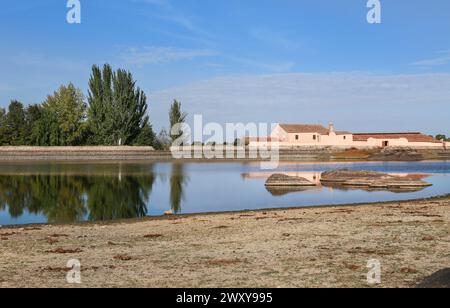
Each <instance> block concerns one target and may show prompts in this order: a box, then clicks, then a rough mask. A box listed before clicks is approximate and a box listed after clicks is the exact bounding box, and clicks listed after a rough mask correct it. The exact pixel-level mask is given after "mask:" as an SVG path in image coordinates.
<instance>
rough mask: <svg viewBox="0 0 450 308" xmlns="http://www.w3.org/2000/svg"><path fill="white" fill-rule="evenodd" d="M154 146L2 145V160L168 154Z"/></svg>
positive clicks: (127, 158)
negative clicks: (155, 148)
mask: <svg viewBox="0 0 450 308" xmlns="http://www.w3.org/2000/svg"><path fill="white" fill-rule="evenodd" d="M169 154H170V153H168V152H167V153H161V152H158V151H155V150H154V149H153V148H152V147H128V146H120V147H119V146H113V147H105V146H101V147H93V146H88V147H11V146H5V147H0V161H12V160H14V161H20V160H25V161H27V160H33V161H39V160H118V159H120V160H142V159H153V158H157V157H158V158H159V156H161V155H162V156H163V157H166V158H170V156H168V155H169Z"/></svg>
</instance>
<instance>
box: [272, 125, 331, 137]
mask: <svg viewBox="0 0 450 308" xmlns="http://www.w3.org/2000/svg"><path fill="white" fill-rule="evenodd" d="M280 127H281V128H282V129H283V130H284V131H286V132H287V133H288V134H296V133H299V134H301V133H318V134H321V135H327V134H328V133H329V130H328V129H327V128H325V127H323V126H322V125H315V124H313V125H309V124H280Z"/></svg>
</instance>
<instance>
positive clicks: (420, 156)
mask: <svg viewBox="0 0 450 308" xmlns="http://www.w3.org/2000/svg"><path fill="white" fill-rule="evenodd" d="M232 149H233V151H234V152H236V150H237V149H236V148H232ZM225 153H226V151H224V153H223V157H226V156H225ZM278 155H279V161H280V162H288V161H297V162H321V161H322V162H346V161H348V162H354V161H426V160H450V149H449V150H444V149H422V148H386V149H381V148H371V149H354V148H352V149H342V148H327V147H325V148H324V147H305V148H293V149H287V148H286V149H283V148H282V149H279V152H278ZM49 161H51V162H56V161H60V162H102V161H103V162H108V161H139V162H144V161H148V162H174V161H180V162H208V161H209V162H263V161H269V160H268V159H261V158H252V157H249V149H248V148H247V149H246V152H245V158H237V157H235V158H213V159H208V158H205V157H202V158H194V157H193V158H183V159H174V158H173V157H172V153H171V152H170V151H167V150H166V151H159V150H154V149H153V148H152V147H132V146H112V147H109V146H108V147H105V146H99V147H93V146H83V147H10V146H2V147H0V163H13V162H49Z"/></svg>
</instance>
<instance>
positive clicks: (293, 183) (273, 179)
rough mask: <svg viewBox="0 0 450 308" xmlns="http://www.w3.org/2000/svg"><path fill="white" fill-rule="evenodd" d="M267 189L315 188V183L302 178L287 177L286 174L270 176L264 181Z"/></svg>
mask: <svg viewBox="0 0 450 308" xmlns="http://www.w3.org/2000/svg"><path fill="white" fill-rule="evenodd" d="M266 186H267V187H306V186H316V184H315V183H312V182H310V181H308V180H307V179H305V178H302V177H296V176H289V175H286V174H272V175H271V176H270V177H269V179H268V180H267V181H266Z"/></svg>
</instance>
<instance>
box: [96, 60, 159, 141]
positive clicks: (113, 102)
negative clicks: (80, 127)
mask: <svg viewBox="0 0 450 308" xmlns="http://www.w3.org/2000/svg"><path fill="white" fill-rule="evenodd" d="M88 101H89V125H90V128H91V130H92V133H93V137H92V140H91V142H92V143H93V144H98V145H133V144H136V143H141V142H142V140H145V141H148V140H149V139H150V138H153V137H151V135H153V132H152V133H149V131H150V130H152V128H151V126H150V125H149V121H148V117H147V116H146V113H147V97H146V95H145V94H144V92H143V91H141V90H140V88H139V87H137V86H136V81H135V80H134V79H133V76H132V74H131V73H130V72H127V71H124V70H117V71H116V72H114V71H113V70H112V68H111V66H109V65H105V66H104V67H103V70H101V69H100V68H99V67H97V66H94V67H93V68H92V75H91V78H90V80H89V95H88ZM143 134H144V135H145V137H144V135H143Z"/></svg>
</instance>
